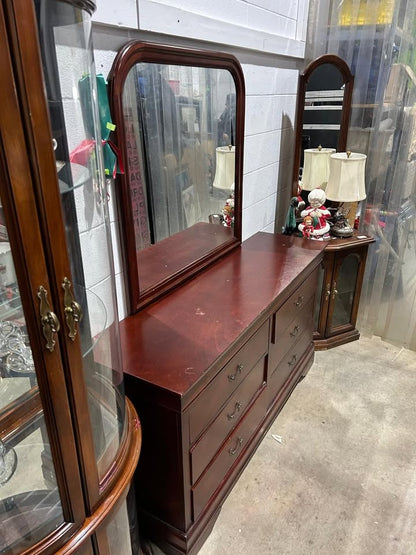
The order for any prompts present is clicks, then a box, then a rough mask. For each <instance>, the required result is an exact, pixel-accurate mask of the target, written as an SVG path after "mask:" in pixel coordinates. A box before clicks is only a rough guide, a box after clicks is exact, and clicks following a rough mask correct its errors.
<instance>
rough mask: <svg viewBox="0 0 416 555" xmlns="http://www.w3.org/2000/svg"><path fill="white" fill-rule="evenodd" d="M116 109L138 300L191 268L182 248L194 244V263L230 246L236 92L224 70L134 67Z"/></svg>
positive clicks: (185, 250)
mask: <svg viewBox="0 0 416 555" xmlns="http://www.w3.org/2000/svg"><path fill="white" fill-rule="evenodd" d="M122 105H123V107H122V109H123V119H124V122H123V123H124V133H125V141H126V160H125V166H126V168H125V171H126V179H127V182H128V187H129V191H130V202H131V213H132V217H133V228H134V236H135V245H136V253H137V269H138V274H139V284H140V291H141V292H142V293H143V292H144V291H146V290H148V289H150V288H151V287H153V286H154V285H155V284H157V283H160V282H162V281H163V280H164V279H166V278H168V277H169V276H171V275H173V274H175V272H177V271H180V270H181V268H183V267H186V266H187V265H188V264H190V263H192V262H193V260H194V258H195V252H194V251H193V249H186V245H187V244H188V241H190V240H192V242H193V243H194V242H195V241H194V240H195V239H198V238H199V239H198V240H199V242H200V249H201V251H200V252H198V254H197V257H198V258H200V257H201V256H204V255H206V253H208V252H210V251H211V250H212V249H215V248H217V247H218V246H219V245H221V244H223V243H224V242H227V241H229V240H232V239H233V238H234V232H233V227H234V214H233V209H234V184H235V156H236V87H235V83H234V80H233V77H232V75H231V73H230V72H229V71H228V70H226V69H219V68H209V67H192V66H181V65H173V64H158V63H148V62H140V63H137V64H135V65H133V66H132V67H131V69H130V70H129V72H128V73H127V77H126V79H125V82H124V86H123V91H122ZM178 234H182V238H181V240H180V242H178V241H177V240H175V242H174V243H173V241H172V242H171V243H170V244H171V247H172V248H169V243H165V244H166V245H167V248H164V249H163V251H161V250H160V248H159V249H158V250H157V251H155V248H157V246H158V245H160V243H161V242H164V241H166V240H169V239H172V238H173V237H174V236H175V237H176V239H177V238H178ZM179 237H180V236H179ZM181 249H183V252H182V254H181V252H180V251H181ZM187 250H188V253H189V254H187ZM155 252H157V256H155ZM161 252H162V254H160V253H161ZM187 256H189V260H187V259H186V257H187Z"/></svg>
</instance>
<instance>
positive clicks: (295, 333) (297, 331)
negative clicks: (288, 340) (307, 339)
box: [290, 326, 299, 337]
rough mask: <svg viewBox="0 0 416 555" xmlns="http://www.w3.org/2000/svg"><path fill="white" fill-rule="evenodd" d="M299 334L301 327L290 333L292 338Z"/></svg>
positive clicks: (296, 327)
mask: <svg viewBox="0 0 416 555" xmlns="http://www.w3.org/2000/svg"><path fill="white" fill-rule="evenodd" d="M298 333H299V326H295V327H294V328H293V330H292V331H291V332H290V336H291V337H296V336H297V334H298Z"/></svg>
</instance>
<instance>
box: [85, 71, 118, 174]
mask: <svg viewBox="0 0 416 555" xmlns="http://www.w3.org/2000/svg"><path fill="white" fill-rule="evenodd" d="M96 83H97V99H98V114H99V120H100V127H101V139H102V140H103V141H107V140H108V138H109V137H110V133H111V132H112V131H113V130H114V129H115V125H114V124H113V122H112V120H111V112H110V104H109V102H108V94H107V82H106V80H105V78H104V75H101V74H99V75H96ZM78 88H79V94H80V100H81V109H82V116H83V120H84V127H85V132H86V134H87V138H88V139H92V140H95V139H96V137H94V117H93V112H92V105H93V104H92V99H91V83H90V75H84V76H83V77H82V78H81V79H80V80H79V83H78ZM97 139H98V137H97ZM103 158H104V168H105V173H106V174H107V175H110V176H112V175H113V171H114V168H115V167H116V164H117V157H116V155H115V154H114V152H113V151H112V149H111V147H110V145H109V144H108V143H107V142H105V143H103Z"/></svg>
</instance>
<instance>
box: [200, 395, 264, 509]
mask: <svg viewBox="0 0 416 555" xmlns="http://www.w3.org/2000/svg"><path fill="white" fill-rule="evenodd" d="M264 393H265V390H263V392H262V393H261V394H260V395H259V398H258V399H257V401H256V402H255V403H254V405H253V406H252V407H251V409H250V410H249V411H248V413H246V414H245V415H244V417H243V418H242V420H241V421H240V423H239V425H238V426H237V428H235V430H234V432H233V433H232V434H231V436H230V437H229V439H228V440H227V441H226V443H224V445H223V447H222V448H221V451H220V452H219V453H218V455H217V456H216V457H215V458H214V459H213V460H212V462H211V464H210V465H209V466H208V468H207V469H206V470H205V472H204V473H203V474H202V476H201V477H200V479H199V480H198V482H197V483H196V485H195V486H194V487H193V488H192V505H193V517H194V519H196V518H198V515H199V514H200V513H201V511H202V510H203V509H204V507H205V506H206V505H207V503H208V501H209V500H210V498H211V497H212V495H213V494H214V493H215V491H216V490H217V489H218V488H219V487H222V486H224V479H225V478H226V475H227V473H228V472H229V471H230V470H231V468H232V467H233V465H235V464H236V463H237V462H238V461H239V460H240V459H241V457H242V456H244V453H245V452H246V447H247V444H248V443H249V442H250V439H251V438H252V436H253V435H254V434H255V432H256V431H257V430H258V428H259V424H260V422H261V421H262V418H263V417H264V408H265V405H264V401H263V398H262V397H263V394H264ZM220 484H221V485H220Z"/></svg>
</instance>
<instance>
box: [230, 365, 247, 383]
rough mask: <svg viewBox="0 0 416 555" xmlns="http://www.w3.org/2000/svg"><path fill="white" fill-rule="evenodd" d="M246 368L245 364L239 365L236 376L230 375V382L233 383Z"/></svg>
mask: <svg viewBox="0 0 416 555" xmlns="http://www.w3.org/2000/svg"><path fill="white" fill-rule="evenodd" d="M243 368H244V364H238V365H237V369H236V371H235V373H234V374H228V380H229V381H230V382H233V381H234V380H235V379H236V377H237V376H239V375H240V374H241V371H242V369H243Z"/></svg>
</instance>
